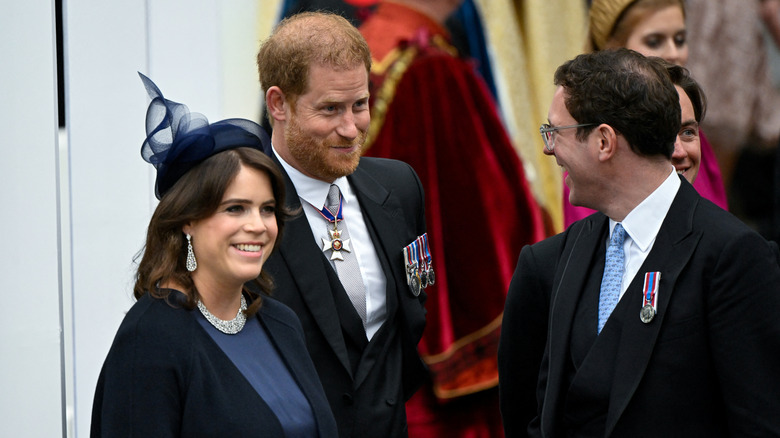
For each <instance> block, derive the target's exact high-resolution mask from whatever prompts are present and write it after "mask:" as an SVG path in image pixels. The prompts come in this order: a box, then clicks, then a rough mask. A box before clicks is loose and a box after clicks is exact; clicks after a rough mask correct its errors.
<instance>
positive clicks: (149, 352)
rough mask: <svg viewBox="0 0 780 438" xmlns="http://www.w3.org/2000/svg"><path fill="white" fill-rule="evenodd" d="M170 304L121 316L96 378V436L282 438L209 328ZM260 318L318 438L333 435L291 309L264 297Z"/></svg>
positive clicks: (151, 304) (146, 302)
mask: <svg viewBox="0 0 780 438" xmlns="http://www.w3.org/2000/svg"><path fill="white" fill-rule="evenodd" d="M171 297H172V298H171V302H179V305H178V306H173V305H171V304H168V302H166V301H165V300H162V299H156V298H152V297H151V296H150V295H144V296H143V297H141V298H140V299H139V300H138V302H136V303H135V304H134V305H133V307H132V308H131V309H130V311H129V312H128V313H127V315H126V316H125V318H124V320H123V321H122V324H121V325H120V327H119V330H118V331H117V334H116V338H115V339H114V342H113V345H112V346H111V350H110V351H109V353H108V357H107V358H106V361H105V364H104V365H103V369H102V370H101V372H100V377H99V379H98V384H97V389H96V391H95V400H94V403H93V406H92V426H91V431H90V436H91V437H93V438H95V437H138V438H147V437H159V438H164V437H170V438H174V437H215V436H231V437H257V436H263V437H278V438H282V437H284V436H285V435H284V431H283V430H282V426H281V424H280V423H279V420H278V419H277V417H276V415H275V414H274V413H273V411H272V410H271V408H270V407H269V406H268V404H267V403H266V402H265V401H264V400H263V399H262V398H261V397H260V395H259V394H258V393H257V391H255V389H254V388H253V387H252V385H251V384H250V383H249V382H248V381H247V380H246V378H245V377H244V375H243V374H241V371H239V369H238V368H237V367H236V366H235V365H234V364H233V362H232V361H231V360H230V358H229V357H228V356H227V355H226V354H225V353H224V352H223V351H222V349H221V348H220V347H219V346H218V345H217V343H216V342H214V340H213V339H212V338H211V336H209V334H208V333H207V332H206V330H204V329H203V327H202V326H201V325H200V324H199V323H198V321H197V320H196V319H195V317H193V315H191V314H190V313H191V312H197V310H192V311H187V310H184V309H182V308H181V302H182V301H183V299H184V298H183V295H182V294H180V293H179V292H174V293H173V295H172V296H171ZM257 318H259V319H260V322H261V324H262V325H263V327H265V329H266V331H267V332H268V336H269V337H270V338H271V340H272V341H273V343H274V345H275V346H276V349H277V350H278V351H279V354H280V355H281V357H282V359H283V360H284V362H285V363H286V364H287V366H288V368H289V370H290V373H291V374H292V376H293V377H294V378H295V380H296V381H297V382H298V385H299V386H300V388H301V390H302V391H303V394H304V395H305V396H306V398H307V399H308V400H309V403H310V404H311V407H312V410H313V411H314V417H315V419H316V421H317V429H318V432H319V436H320V437H323V438H325V437H332V436H335V435H336V433H337V432H336V422H335V420H334V419H333V414H332V413H331V411H330V408H329V406H328V402H327V400H326V398H325V394H324V393H323V390H322V386H321V385H320V382H319V380H318V379H317V378H316V376H315V375H314V365H313V364H312V361H311V359H310V358H309V355H308V353H307V351H306V347H305V345H304V338H303V330H302V328H301V325H300V323H299V322H298V319H297V318H296V317H295V314H293V312H292V311H290V309H288V308H287V307H286V306H283V305H282V304H280V303H279V302H277V301H275V300H273V299H269V298H266V299H265V300H264V302H263V306H262V307H261V308H260V310H259V312H258V314H257Z"/></svg>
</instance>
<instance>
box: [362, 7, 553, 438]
mask: <svg viewBox="0 0 780 438" xmlns="http://www.w3.org/2000/svg"><path fill="white" fill-rule="evenodd" d="M459 3H460V2H459V1H453V0H428V1H413V0H393V1H383V2H380V3H379V5H378V7H377V9H376V11H375V13H374V14H373V15H371V16H369V17H368V18H367V19H366V20H365V21H364V22H363V24H362V25H361V26H360V31H361V33H362V34H363V36H364V37H365V38H366V41H367V42H368V45H369V47H370V49H371V53H372V57H373V61H374V63H373V66H372V69H371V86H372V88H371V102H370V104H371V127H370V129H369V140H368V144H369V147H368V150H367V152H366V155H370V156H376V157H387V158H394V159H398V160H402V161H405V162H407V163H409V164H410V165H411V166H412V167H413V168H414V170H415V171H416V172H417V174H418V175H419V176H420V179H421V181H422V184H423V187H424V189H425V201H426V202H425V208H426V212H425V213H426V218H427V230H428V237H429V242H430V250H431V254H432V260H433V267H434V269H435V272H436V282H435V284H433V285H432V286H429V287H428V288H427V289H426V292H427V293H428V302H427V303H426V308H427V310H428V315H427V326H426V329H425V332H424V334H423V338H422V341H421V342H420V344H419V350H420V353H421V355H422V356H423V358H424V359H425V361H426V362H427V364H428V366H429V369H430V371H431V384H430V385H426V386H425V387H424V388H423V389H422V390H420V391H418V393H417V394H416V395H415V396H414V397H413V398H412V399H411V400H410V401H409V402H408V403H407V417H408V423H409V436H411V437H444V436H446V437H500V436H503V431H502V427H501V417H500V413H499V411H498V391H497V388H496V385H497V383H498V371H497V364H496V356H497V349H498V339H499V334H500V330H501V321H502V316H503V309H504V300H505V298H506V291H507V289H508V287H509V282H510V280H511V277H512V273H513V271H514V268H515V265H516V262H517V257H518V255H519V253H520V250H521V249H522V247H523V246H524V245H527V244H532V243H534V242H537V241H539V240H541V239H542V238H544V237H546V232H545V224H544V221H543V219H542V213H541V210H540V208H539V206H538V204H537V203H536V201H535V200H534V197H533V195H532V194H531V191H530V189H529V187H528V184H527V182H526V179H525V173H524V171H523V166H522V162H521V161H520V158H519V157H518V155H517V153H516V152H515V149H514V147H513V146H512V144H511V142H510V139H509V137H508V135H507V133H506V131H505V129H504V126H503V124H502V122H501V119H500V117H499V115H498V111H497V108H496V104H495V102H494V101H493V98H492V96H491V95H490V94H489V92H488V89H487V87H486V85H485V83H484V81H483V80H482V78H481V77H480V76H479V75H478V74H477V73H476V72H475V66H474V65H473V63H471V62H469V61H468V60H465V59H462V58H460V57H458V55H457V53H456V51H455V49H454V47H453V46H452V45H451V43H450V40H449V35H448V33H447V31H446V30H445V28H444V25H443V23H444V21H445V20H446V18H447V17H448V16H449V15H450V14H451V13H452V12H453V11H454V10H455V9H456V8H457V7H458V5H459Z"/></svg>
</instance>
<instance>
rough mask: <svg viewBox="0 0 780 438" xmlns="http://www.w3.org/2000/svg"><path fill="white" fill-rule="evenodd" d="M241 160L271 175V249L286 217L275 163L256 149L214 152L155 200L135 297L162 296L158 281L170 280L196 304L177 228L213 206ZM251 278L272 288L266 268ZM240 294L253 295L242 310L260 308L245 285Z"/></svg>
mask: <svg viewBox="0 0 780 438" xmlns="http://www.w3.org/2000/svg"><path fill="white" fill-rule="evenodd" d="M242 165H243V166H247V167H251V168H253V169H256V170H258V171H260V172H264V173H265V174H267V175H268V177H269V179H270V180H271V186H272V191H273V195H274V200H275V201H276V212H275V216H276V223H277V227H278V229H279V233H278V235H277V236H276V241H275V244H274V248H276V244H277V243H279V242H280V241H281V240H280V239H281V236H282V230H283V229H284V222H285V220H287V219H288V218H289V217H290V212H289V210H287V209H286V207H285V201H284V198H285V189H284V180H283V178H282V176H281V173H280V172H279V169H278V167H277V166H276V164H274V162H273V161H272V160H271V159H270V158H269V157H268V156H267V155H266V154H264V153H263V152H261V151H259V150H257V149H253V148H248V147H240V148H236V149H229V150H226V151H223V152H219V153H217V154H215V155H212V156H211V157H209V158H207V159H206V160H204V161H203V162H201V163H199V164H198V165H197V166H195V167H193V168H192V169H190V170H189V171H188V172H187V173H185V174H184V175H183V176H182V177H181V178H180V179H179V180H178V181H177V182H176V183H175V184H174V185H173V187H172V188H171V189H170V190H168V191H167V192H166V193H165V195H164V196H163V197H162V199H161V200H160V203H159V204H158V205H157V208H156V209H155V211H154V214H153V215H152V219H151V221H150V222H149V228H148V230H147V233H146V245H145V247H144V249H143V256H142V258H141V262H140V263H139V264H138V271H137V272H136V281H135V287H134V290H133V293H134V295H135V297H136V299H137V298H140V297H141V296H143V295H145V294H147V293H148V294H150V295H152V296H154V297H156V298H163V299H165V298H167V297H168V295H169V293H170V290H168V289H161V288H160V287H159V286H160V284H162V283H166V282H170V283H172V284H175V285H177V286H179V287H181V288H183V289H185V290H183V291H182V292H188V293H187V296H188V300H187V304H186V305H187V307H188V308H194V307H195V305H196V303H197V301H198V300H199V299H200V294H199V293H198V291H197V289H196V288H195V284H194V283H193V281H192V277H191V276H190V273H189V271H187V269H186V267H185V261H186V252H187V250H186V248H187V240H186V239H185V237H184V232H183V231H182V228H183V227H184V225H186V224H187V223H189V222H194V221H198V220H201V219H205V218H207V217H209V216H211V215H212V214H214V212H216V211H217V208H218V206H219V204H220V202H222V197H223V196H224V194H225V191H226V190H227V188H228V186H229V185H230V184H231V183H232V182H233V180H234V179H235V178H236V175H238V172H239V171H240V170H241V166H242ZM253 281H255V282H256V283H257V286H258V287H259V290H261V291H262V292H264V293H267V294H270V293H271V289H272V287H273V284H272V281H271V278H270V277H269V276H268V274H267V273H266V272H265V271H263V272H261V273H260V276H259V277H258V278H257V279H256V280H253ZM244 293H246V294H248V295H249V296H250V298H253V302H252V304H251V305H250V306H249V308H247V310H246V314H247V316H251V315H253V314H254V313H256V312H257V310H258V309H259V308H260V306H261V304H262V302H261V301H262V300H261V299H260V297H259V296H258V295H257V294H256V293H254V292H252V291H250V290H249V289H248V288H247V287H244Z"/></svg>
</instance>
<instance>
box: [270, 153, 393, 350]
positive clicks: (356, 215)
mask: <svg viewBox="0 0 780 438" xmlns="http://www.w3.org/2000/svg"><path fill="white" fill-rule="evenodd" d="M273 151H274V155H276V158H277V159H278V160H279V163H281V165H282V167H283V168H284V170H285V172H287V175H288V176H289V177H290V180H291V181H292V183H293V185H294V186H295V191H297V192H298V197H299V198H300V200H301V208H302V209H303V212H304V214H305V215H306V219H307V220H308V221H309V226H310V227H311V232H312V235H313V236H314V241H315V244H316V245H317V247H318V248H322V245H321V242H322V238H323V237H327V236H328V229H330V228H331V227H332V225H331V224H330V223H329V222H328V221H327V219H325V218H324V217H323V216H322V214H321V213H320V209H322V207H323V206H324V205H325V200H326V199H327V197H328V190H330V183H327V182H325V181H321V180H318V179H314V178H311V177H309V176H306V175H304V174H303V173H301V172H300V171H299V170H297V169H295V168H294V167H292V166H291V165H290V164H289V163H287V162H286V161H284V159H283V158H282V157H280V156H279V154H278V153H277V152H276V149H274V150H273ZM333 184H336V185H337V186H338V187H339V190H341V196H342V197H343V199H344V204H343V207H342V208H343V210H342V213H343V215H344V220H345V221H346V223H347V227H348V231H349V238H350V243H351V244H352V251H353V253H354V254H355V257H356V258H357V262H358V266H359V267H360V274H361V277H363V286H365V289H366V337H368V339H369V341H370V340H371V338H372V337H373V336H374V334H376V332H377V331H378V330H379V328H380V327H381V326H382V324H383V323H384V322H385V320H386V319H387V296H386V294H387V292H386V287H387V279H386V278H385V273H384V271H383V270H382V265H381V263H380V262H379V257H378V256H377V253H376V248H375V247H374V242H373V241H372V240H371V235H370V234H369V232H368V227H367V226H366V222H365V219H364V218H363V213H362V212H361V210H360V203H359V202H358V200H357V197H356V196H355V192H354V191H353V189H352V186H351V185H350V184H349V181H348V180H347V177H345V176H344V177H341V178H338V179H337V180H335V181H333ZM330 263H331V265H332V266H333V264H334V263H335V261H333V260H331V261H330ZM334 269H335V266H334ZM323 281H324V279H323Z"/></svg>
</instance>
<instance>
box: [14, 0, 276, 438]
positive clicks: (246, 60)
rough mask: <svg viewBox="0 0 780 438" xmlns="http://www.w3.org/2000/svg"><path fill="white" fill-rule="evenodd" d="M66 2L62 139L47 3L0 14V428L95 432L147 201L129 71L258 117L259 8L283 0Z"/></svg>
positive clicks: (140, 111) (141, 110) (195, 101)
mask: <svg viewBox="0 0 780 438" xmlns="http://www.w3.org/2000/svg"><path fill="white" fill-rule="evenodd" d="M260 1H262V2H263V3H262V4H260ZM63 3H64V18H63V20H64V43H65V47H64V50H65V93H66V95H65V96H66V97H65V99H66V102H65V103H66V113H67V130H66V132H65V133H64V134H63V137H62V138H63V139H62V140H61V141H60V143H59V144H58V135H57V106H56V105H57V94H56V64H55V60H56V57H55V56H56V46H55V18H54V17H55V15H54V1H53V0H48V1H47V0H44V1H39V0H36V1H15V0H3V1H2V6H3V8H2V9H3V12H2V14H0V59H2V60H3V67H2V68H0V96H2V97H0V145H2V146H1V147H2V150H1V152H2V156H0V205H1V206H2V207H0V291H2V292H0V293H2V300H1V301H0V302H2V303H3V306H2V307H0V394H1V395H0V436H2V437H6V436H8V437H11V436H24V437H44V438H49V437H56V436H78V437H87V436H89V424H90V412H91V408H92V397H93V394H94V390H95V383H96V381H97V376H98V373H99V370H100V367H101V366H102V363H103V360H104V358H105V355H106V353H107V352H108V349H109V347H110V345H111V341H112V340H113V337H114V334H115V332H116V329H117V327H118V326H119V324H120V322H121V320H122V317H123V316H124V313H125V312H126V311H127V310H128V309H129V308H130V306H132V304H133V302H134V300H133V298H132V283H133V273H134V264H133V257H134V255H135V254H136V253H137V252H138V251H139V250H140V249H141V248H142V245H143V242H144V237H145V229H146V225H147V224H148V220H149V218H150V216H151V213H152V211H153V210H154V208H155V206H156V200H155V199H154V195H153V182H154V170H153V167H152V166H151V165H149V164H147V163H145V162H144V161H143V160H142V159H141V156H140V147H141V143H142V141H143V139H144V136H145V135H144V134H145V133H144V117H145V113H146V107H147V103H148V98H147V96H146V93H145V90H144V88H143V86H142V84H141V81H140V79H139V78H138V76H137V74H136V71H141V72H143V73H145V74H147V75H148V76H149V77H151V78H152V79H153V80H154V81H155V82H156V83H157V85H158V86H159V87H160V89H161V90H162V92H163V93H164V94H165V96H166V97H167V98H169V99H172V100H175V101H178V102H181V103H185V104H187V105H188V106H189V107H190V109H191V110H192V111H196V112H201V113H203V114H205V115H206V116H207V117H208V118H209V120H211V121H217V120H220V119H223V118H227V117H244V118H249V119H253V120H257V118H258V115H259V111H258V102H259V101H260V99H259V85H258V84H257V79H256V73H255V66H254V55H255V53H256V51H257V47H258V42H259V40H260V39H261V38H263V37H264V35H258V31H257V29H258V24H259V23H260V22H262V21H263V20H261V17H259V16H258V10H259V9H258V8H259V7H260V6H262V7H263V9H264V10H267V9H268V5H269V3H278V0H230V1H219V0H190V1H186V0H154V1H152V0H123V1H110V2H107V1H105V0H63ZM266 19H267V17H266ZM58 170H59V172H60V173H59V174H58ZM58 201H59V204H58Z"/></svg>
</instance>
